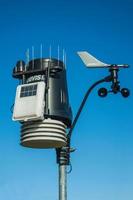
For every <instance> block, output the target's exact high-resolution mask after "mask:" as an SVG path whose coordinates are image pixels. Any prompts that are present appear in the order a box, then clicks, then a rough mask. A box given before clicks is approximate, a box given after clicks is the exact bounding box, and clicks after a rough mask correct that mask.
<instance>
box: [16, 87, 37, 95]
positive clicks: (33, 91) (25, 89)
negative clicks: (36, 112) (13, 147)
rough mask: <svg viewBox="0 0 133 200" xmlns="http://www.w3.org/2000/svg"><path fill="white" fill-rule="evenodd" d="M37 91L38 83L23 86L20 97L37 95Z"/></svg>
mask: <svg viewBox="0 0 133 200" xmlns="http://www.w3.org/2000/svg"><path fill="white" fill-rule="evenodd" d="M36 93H37V84H34V85H30V86H23V87H21V92H20V98H22V97H29V96H35V95H36Z"/></svg>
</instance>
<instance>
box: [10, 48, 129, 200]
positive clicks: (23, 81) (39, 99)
mask: <svg viewBox="0 0 133 200" xmlns="http://www.w3.org/2000/svg"><path fill="white" fill-rule="evenodd" d="M78 55H79V56H80V58H81V60H82V61H83V63H84V64H85V65H86V66H87V68H90V69H97V68H99V69H100V68H105V69H108V71H109V74H108V76H106V77H104V78H102V79H100V80H98V81H96V82H95V83H94V84H93V85H92V86H91V87H90V88H89V89H88V91H87V92H86V94H85V96H84V98H83V101H82V102H81V104H80V107H79V109H78V111H77V114H76V115H75V117H74V120H72V109H71V106H70V104H69V96H68V89H67V79H66V66H65V61H64V60H63V61H61V60H60V59H59V57H58V59H55V58H51V56H50V58H42V57H41V58H39V59H32V60H29V61H28V62H26V63H25V62H24V61H18V62H17V64H16V66H15V67H14V69H13V74H12V76H13V78H16V79H19V80H20V85H18V87H17V89H16V97H15V103H14V109H13V117H12V119H13V120H14V121H18V122H20V124H21V131H20V132H21V134H20V144H21V145H22V146H24V147H30V148H42V149H45V148H53V149H55V150H56V157H57V164H58V165H59V200H67V167H68V166H69V165H70V158H71V157H70V154H71V153H72V152H73V151H75V149H73V148H72V147H71V138H72V133H73V130H74V127H75V125H76V123H77V121H78V119H79V116H80V114H81V111H82V109H83V107H84V105H85V103H86V100H87V99H88V96H89V95H90V93H91V92H92V90H93V89H94V88H95V87H96V86H97V85H99V84H101V83H104V82H108V83H110V84H111V87H110V90H109V91H107V89H106V88H101V89H100V90H98V95H99V96H100V97H106V96H107V94H108V93H112V94H117V93H119V92H120V93H121V94H122V96H123V97H125V98H127V97H128V96H129V95H130V91H129V90H128V89H127V88H121V87H120V82H119V76H118V75H119V71H120V70H121V69H125V68H128V67H129V66H128V65H125V64H123V65H117V64H113V65H112V64H106V63H103V62H101V61H99V60H98V59H96V58H95V57H93V56H92V55H91V54H89V53H88V52H86V51H80V52H78Z"/></svg>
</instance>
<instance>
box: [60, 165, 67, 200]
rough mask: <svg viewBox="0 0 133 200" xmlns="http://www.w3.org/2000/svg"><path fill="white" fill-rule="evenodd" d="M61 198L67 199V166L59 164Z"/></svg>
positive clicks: (61, 199) (62, 199)
mask: <svg viewBox="0 0 133 200" xmlns="http://www.w3.org/2000/svg"><path fill="white" fill-rule="evenodd" d="M59 200H67V166H66V165H59Z"/></svg>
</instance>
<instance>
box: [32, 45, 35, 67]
mask: <svg viewBox="0 0 133 200" xmlns="http://www.w3.org/2000/svg"><path fill="white" fill-rule="evenodd" d="M34 59H35V50H34V46H32V69H34Z"/></svg>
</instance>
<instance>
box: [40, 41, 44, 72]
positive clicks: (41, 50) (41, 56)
mask: <svg viewBox="0 0 133 200" xmlns="http://www.w3.org/2000/svg"><path fill="white" fill-rule="evenodd" d="M42 52H43V46H42V44H41V45H40V58H41V69H42V58H43V55H42Z"/></svg>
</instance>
